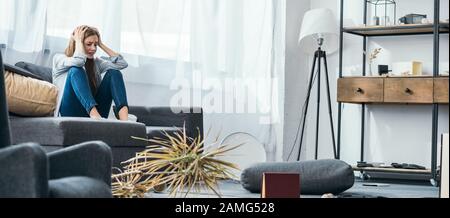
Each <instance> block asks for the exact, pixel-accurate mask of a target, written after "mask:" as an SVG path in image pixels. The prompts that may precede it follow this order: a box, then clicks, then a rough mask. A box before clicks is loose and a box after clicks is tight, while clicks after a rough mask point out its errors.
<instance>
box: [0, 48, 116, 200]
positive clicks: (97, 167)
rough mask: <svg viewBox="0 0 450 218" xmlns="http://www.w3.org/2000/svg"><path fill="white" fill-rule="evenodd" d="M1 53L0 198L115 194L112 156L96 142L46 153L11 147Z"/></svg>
mask: <svg viewBox="0 0 450 218" xmlns="http://www.w3.org/2000/svg"><path fill="white" fill-rule="evenodd" d="M3 72H4V70H3V63H2V57H1V53H0V73H1V76H0V175H1V176H0V197H3V198H4V197H26V198H28V197H30V198H31V197H69V198H75V197H82V198H87V197H95V198H109V197H112V194H111V166H112V153H111V149H110V148H109V146H108V145H106V144H105V143H103V142H100V141H92V142H86V143H81V144H77V145H73V146H70V147H67V148H63V149H60V150H57V151H55V152H51V153H48V154H46V153H45V151H44V149H43V148H42V147H41V146H40V145H39V144H36V143H24V144H19V145H10V144H11V133H10V129H9V119H8V110H7V106H6V95H5V84H4V76H3Z"/></svg>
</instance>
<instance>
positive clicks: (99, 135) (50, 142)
mask: <svg viewBox="0 0 450 218" xmlns="http://www.w3.org/2000/svg"><path fill="white" fill-rule="evenodd" d="M10 125H11V134H12V141H13V144H19V143H23V142H36V143H39V144H41V145H47V146H63V147H65V146H71V145H74V144H78V143H82V142H86V141H96V140H99V141H103V142H105V143H106V144H108V145H109V146H111V147H115V146H131V147H134V146H138V147H142V146H146V142H145V141H141V140H136V139H132V138H131V137H132V136H135V137H141V138H145V137H146V133H145V126H144V124H142V123H136V122H129V121H118V120H94V119H91V118H81V117H33V118H18V117H12V118H10Z"/></svg>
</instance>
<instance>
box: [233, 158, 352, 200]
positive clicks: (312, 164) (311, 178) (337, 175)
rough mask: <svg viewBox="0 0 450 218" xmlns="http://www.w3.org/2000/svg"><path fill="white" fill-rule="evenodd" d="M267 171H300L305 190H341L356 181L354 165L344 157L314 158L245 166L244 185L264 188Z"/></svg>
mask: <svg viewBox="0 0 450 218" xmlns="http://www.w3.org/2000/svg"><path fill="white" fill-rule="evenodd" d="M264 172H291V173H299V174H300V192H301V193H302V194H310V195H322V194H325V193H333V194H339V193H341V192H343V191H345V190H347V189H349V188H351V187H352V186H353V184H354V182H355V177H354V174H353V170H352V167H351V166H350V165H348V164H347V163H345V162H344V161H341V160H334V159H332V160H312V161H300V162H274V163H258V164H254V165H252V166H250V167H248V168H246V169H244V170H243V172H242V174H241V183H242V186H243V187H244V188H245V189H247V190H249V191H250V192H257V193H259V192H261V183H262V175H263V173H264Z"/></svg>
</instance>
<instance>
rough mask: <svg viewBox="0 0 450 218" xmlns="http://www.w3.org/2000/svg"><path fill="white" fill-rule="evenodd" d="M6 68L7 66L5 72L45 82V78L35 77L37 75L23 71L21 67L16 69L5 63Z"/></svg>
mask: <svg viewBox="0 0 450 218" xmlns="http://www.w3.org/2000/svg"><path fill="white" fill-rule="evenodd" d="M4 66H5V71H9V72H12V73H16V74H19V75H22V76H26V77H30V78H34V79H39V80H43V78H42V77H40V76H39V75H35V74H33V73H31V72H30V71H28V70H25V69H22V68H20V67H16V66H13V65H10V64H6V63H4Z"/></svg>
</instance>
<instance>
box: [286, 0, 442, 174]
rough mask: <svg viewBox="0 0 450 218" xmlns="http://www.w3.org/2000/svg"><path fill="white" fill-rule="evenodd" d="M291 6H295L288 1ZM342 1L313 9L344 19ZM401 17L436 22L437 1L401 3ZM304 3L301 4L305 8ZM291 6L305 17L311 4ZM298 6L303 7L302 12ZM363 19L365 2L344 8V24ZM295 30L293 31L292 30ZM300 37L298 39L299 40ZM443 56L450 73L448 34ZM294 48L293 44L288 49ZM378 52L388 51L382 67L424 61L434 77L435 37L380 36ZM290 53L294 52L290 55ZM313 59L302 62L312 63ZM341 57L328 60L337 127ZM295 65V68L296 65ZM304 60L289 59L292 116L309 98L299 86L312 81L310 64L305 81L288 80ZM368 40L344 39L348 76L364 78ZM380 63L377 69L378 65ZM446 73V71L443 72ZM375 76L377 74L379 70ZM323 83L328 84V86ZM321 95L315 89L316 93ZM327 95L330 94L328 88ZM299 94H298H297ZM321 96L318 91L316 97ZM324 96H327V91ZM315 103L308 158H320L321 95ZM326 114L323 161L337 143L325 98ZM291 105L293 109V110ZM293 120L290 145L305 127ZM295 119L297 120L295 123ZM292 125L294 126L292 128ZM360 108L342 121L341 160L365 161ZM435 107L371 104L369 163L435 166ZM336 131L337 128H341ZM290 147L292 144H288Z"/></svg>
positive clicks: (348, 108)
mask: <svg viewBox="0 0 450 218" xmlns="http://www.w3.org/2000/svg"><path fill="white" fill-rule="evenodd" d="M288 2H289V1H288ZM339 2H340V1H339V0H314V1H312V0H311V2H310V6H311V8H321V7H326V8H330V9H331V10H332V11H333V12H334V13H335V15H336V18H337V19H339V7H340V6H339ZM448 2H449V1H448V0H442V1H441V12H440V13H441V18H448V7H449V3H448ZM397 3H398V5H397V17H401V16H403V15H405V14H407V13H422V14H427V15H428V17H429V18H432V17H433V1H431V0H427V1H423V0H397ZM299 4H300V3H299ZM291 6H292V7H289V4H288V7H287V8H288V19H289V10H291V11H295V10H297V11H299V12H298V13H299V15H300V14H301V15H303V13H304V6H305V5H296V4H291ZM293 7H297V8H296V9H295V8H293ZM362 16H363V1H362V0H346V1H345V5H344V25H345V24H350V23H353V24H361V23H362ZM287 25H288V26H287V27H286V29H288V30H289V29H299V26H298V24H296V25H295V24H293V23H292V22H291V23H290V22H287ZM289 25H291V26H289ZM292 34H298V33H292V32H287V34H286V38H287V39H288V38H289V37H294V35H292ZM295 37H296V36H295ZM440 43H441V46H440V47H441V52H440V61H441V62H443V63H446V65H447V67H446V68H447V70H448V60H449V55H448V46H449V45H448V34H446V35H441V40H440ZM289 46H292V45H290V44H289V42H287V48H286V50H287V51H288V50H289ZM374 47H382V48H383V50H382V53H381V54H380V56H379V58H378V59H377V60H378V61H379V62H382V63H387V64H392V63H393V62H397V61H410V60H421V61H423V62H424V71H425V73H426V74H431V73H432V72H431V69H432V65H431V62H432V51H433V49H432V48H433V38H432V36H431V35H427V36H397V37H378V38H371V39H370V40H369V47H368V51H371V50H372V49H373V48H374ZM287 54H288V53H287ZM306 61H307V60H305V61H303V62H302V63H306ZM338 61H339V57H338V55H337V53H334V54H332V55H329V56H328V68H329V71H330V81H331V87H330V88H331V98H332V103H333V110H334V111H333V115H334V120H335V125H336V122H337V103H336V101H335V99H336V79H337V76H338ZM292 62H294V63H292ZM297 63H298V60H292V59H288V57H287V58H286V66H287V67H286V69H287V70H286V104H285V105H286V107H285V112H286V116H288V115H289V112H294V111H295V109H293V108H292V107H293V106H294V107H295V108H298V106H297V105H294V103H289V102H291V101H292V102H297V103H298V102H299V100H297V99H298V98H300V97H304V96H305V91H306V90H305V88H304V87H303V89H298V87H296V86H298V85H297V84H299V83H303V82H304V81H305V80H307V78H308V74H309V70H308V69H309V67H310V66H309V65H310V64H308V67H306V68H307V69H306V70H305V67H300V68H299V71H302V72H300V75H299V77H297V78H295V77H293V76H292V75H291V80H294V79H295V80H296V81H291V80H290V79H288V76H289V75H290V74H291V73H292V70H291V69H288V66H295V64H297ZM361 64H362V38H361V37H358V36H352V35H348V34H345V35H344V59H343V69H344V70H343V73H344V75H347V76H349V75H359V74H360V73H361V69H362V66H361ZM376 64H377V63H375V64H374V65H376ZM441 70H443V68H442V67H441ZM374 71H376V70H375V69H374ZM322 83H323V82H322ZM313 90H315V89H313ZM322 90H324V89H322ZM291 91H295V93H291ZM313 93H315V91H314V92H313ZM322 93H323V94H324V91H322ZM311 98H312V102H311V103H310V108H311V109H312V110H310V111H309V114H308V122H307V126H308V128H307V129H309V131H308V134H307V141H306V147H307V148H306V152H305V153H306V154H305V155H306V157H302V159H303V160H304V159H313V158H314V138H315V135H314V134H315V108H316V103H315V101H316V100H315V99H316V96H311ZM321 99H322V104H321V112H320V119H321V122H320V125H321V128H320V135H319V136H320V140H319V158H331V157H332V149H331V139H330V137H329V133H330V131H329V123H328V122H329V121H328V111H327V108H326V104H324V103H326V102H325V99H326V96H325V95H323V96H321ZM290 104H291V105H290ZM290 117H291V118H292V119H288V118H286V123H285V138H284V141H285V142H289V141H292V140H293V138H295V132H293V131H290V132H289V131H288V129H289V127H290V128H292V126H293V124H292V123H295V122H299V118H297V117H295V115H292V114H291V115H290ZM448 119H449V118H448V105H445V106H441V107H440V111H439V130H438V132H439V134H440V133H442V132H448V127H449V125H448ZM289 120H292V121H289ZM289 122H290V125H291V126H289ZM360 122H361V120H360V106H359V105H352V104H344V109H343V117H342V134H341V137H342V140H341V142H342V143H341V158H342V159H343V160H345V161H347V162H349V163H351V164H354V163H356V161H357V160H359V154H360ZM431 124H432V123H431V106H429V105H422V106H420V105H370V106H368V107H367V115H366V138H365V144H366V147H365V151H366V152H365V159H366V160H368V161H374V162H385V163H391V162H408V163H416V164H420V165H424V166H427V167H429V166H430V162H431ZM335 131H336V129H335ZM285 146H289V147H290V145H289V144H285Z"/></svg>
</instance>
